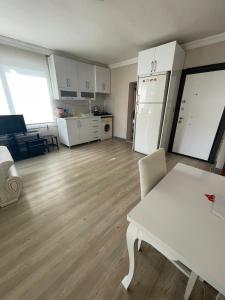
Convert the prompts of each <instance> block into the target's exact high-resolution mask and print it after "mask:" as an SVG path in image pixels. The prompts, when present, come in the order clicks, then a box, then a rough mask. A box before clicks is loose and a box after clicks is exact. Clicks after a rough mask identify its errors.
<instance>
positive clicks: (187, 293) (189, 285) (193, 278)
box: [184, 272, 198, 300]
mask: <svg viewBox="0 0 225 300" xmlns="http://www.w3.org/2000/svg"><path fill="white" fill-rule="evenodd" d="M197 279H198V275H197V274H195V273H194V272H191V275H190V277H189V279H188V283H187V286H186V290H185V293H184V300H188V299H189V297H190V295H191V292H192V290H193V287H194V285H195V283H196V281H197Z"/></svg>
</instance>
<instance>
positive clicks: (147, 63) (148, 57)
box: [138, 48, 155, 76]
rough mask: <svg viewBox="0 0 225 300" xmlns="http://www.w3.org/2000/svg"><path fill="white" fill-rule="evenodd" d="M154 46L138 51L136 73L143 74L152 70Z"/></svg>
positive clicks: (147, 73)
mask: <svg viewBox="0 0 225 300" xmlns="http://www.w3.org/2000/svg"><path fill="white" fill-rule="evenodd" d="M154 61H155V48H151V49H147V50H144V51H140V52H139V54H138V75H139V76H145V75H149V74H151V73H152V72H153V67H154Z"/></svg>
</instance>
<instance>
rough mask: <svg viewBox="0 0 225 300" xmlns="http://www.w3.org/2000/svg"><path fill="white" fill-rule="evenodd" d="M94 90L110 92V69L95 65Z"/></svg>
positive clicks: (104, 92)
mask: <svg viewBox="0 0 225 300" xmlns="http://www.w3.org/2000/svg"><path fill="white" fill-rule="evenodd" d="M95 92H96V93H102V94H110V70H109V69H107V68H104V67H99V66H95Z"/></svg>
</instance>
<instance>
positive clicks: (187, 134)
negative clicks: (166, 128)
mask: <svg viewBox="0 0 225 300" xmlns="http://www.w3.org/2000/svg"><path fill="white" fill-rule="evenodd" d="M224 82H225V70H224V66H222V68H221V67H220V68H219V67H218V65H216V66H207V67H201V68H193V69H189V70H185V71H184V74H183V76H182V81H181V91H180V97H179V98H178V105H179V107H177V117H176V120H175V130H174V139H173V146H172V152H174V153H178V154H182V155H186V156H190V157H194V158H198V159H201V160H206V161H210V162H213V161H214V158H215V154H216V152H217V149H216V148H218V145H219V143H220V141H219V140H218V139H220V137H221V136H222V131H223V130H224V128H223V126H222V124H223V119H224V113H223V112H224V107H225V85H224Z"/></svg>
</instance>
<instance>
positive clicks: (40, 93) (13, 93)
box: [0, 46, 54, 124]
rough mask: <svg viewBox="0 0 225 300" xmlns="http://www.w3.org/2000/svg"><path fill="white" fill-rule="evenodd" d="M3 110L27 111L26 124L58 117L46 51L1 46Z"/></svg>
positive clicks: (0, 96)
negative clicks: (44, 53) (52, 97)
mask: <svg viewBox="0 0 225 300" xmlns="http://www.w3.org/2000/svg"><path fill="white" fill-rule="evenodd" d="M0 114H1V115H4V114H23V115H24V119H25V122H26V124H35V123H48V122H53V121H54V118H53V113H52V101H51V90H50V77H49V71H48V65H47V58H46V56H45V55H41V54H36V53H32V52H30V51H25V50H22V49H17V48H13V47H8V46H0Z"/></svg>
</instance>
